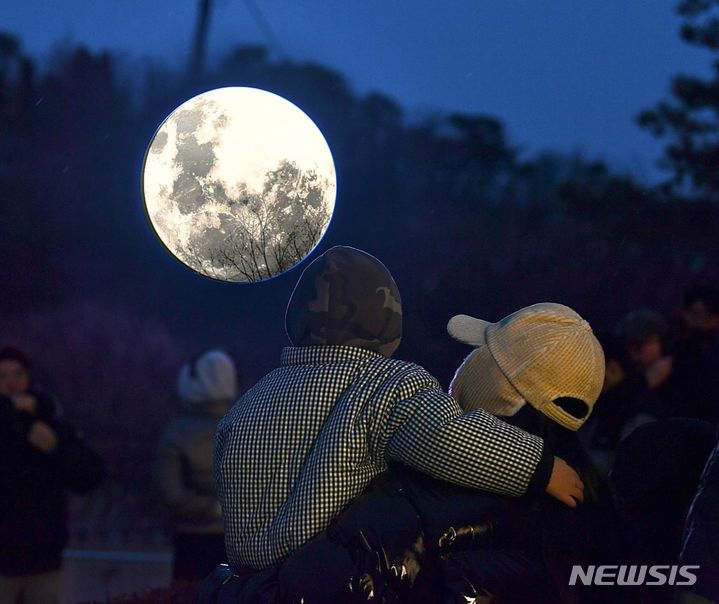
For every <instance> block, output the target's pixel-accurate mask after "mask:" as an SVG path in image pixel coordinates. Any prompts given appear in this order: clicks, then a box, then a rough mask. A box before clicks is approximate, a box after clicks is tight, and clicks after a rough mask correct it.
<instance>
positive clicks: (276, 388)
mask: <svg viewBox="0 0 719 604" xmlns="http://www.w3.org/2000/svg"><path fill="white" fill-rule="evenodd" d="M542 449H543V443H542V440H541V439H540V438H538V437H535V436H532V435H529V434H527V433H525V432H522V431H521V430H519V429H517V428H514V427H512V426H509V425H507V424H505V423H503V422H501V421H499V420H497V419H496V418H494V417H493V416H491V415H489V414H487V413H485V412H483V411H472V412H469V413H462V411H461V409H460V407H459V406H458V404H457V403H456V402H455V401H454V400H453V399H452V398H451V397H450V396H449V395H447V394H445V393H444V392H442V389H441V387H440V385H439V383H438V382H437V381H436V380H435V378H433V377H432V376H431V375H430V374H429V373H427V372H426V371H425V370H424V369H422V368H421V367H419V366H417V365H413V364H411V363H407V362H405V361H400V360H395V359H391V358H387V357H384V356H382V355H380V354H378V353H375V352H371V351H368V350H364V349H361V348H354V347H348V346H313V347H297V348H291V347H290V348H285V349H284V350H283V353H282V362H281V366H280V367H279V368H278V369H275V370H274V371H272V372H270V373H269V374H268V375H266V376H265V377H264V378H262V379H261V380H260V381H259V382H258V383H257V384H256V385H255V386H254V387H253V388H252V389H251V390H249V391H248V392H247V393H246V394H245V395H244V396H242V398H240V400H239V401H238V402H237V403H236V404H235V405H234V407H233V408H232V409H231V410H230V412H229V413H228V414H227V415H226V416H225V417H224V419H223V420H222V421H221V422H220V425H219V427H218V431H217V437H216V442H215V480H216V483H217V489H218V495H219V498H220V502H221V504H222V509H223V512H224V518H225V543H226V546H227V553H228V557H229V560H230V563H231V564H233V565H245V566H251V567H253V568H265V567H267V566H270V565H272V564H275V563H277V562H279V561H281V560H283V559H284V558H286V557H287V556H289V555H290V554H291V553H292V552H293V551H294V550H296V549H297V548H299V547H300V546H301V545H302V544H303V543H305V542H306V541H308V540H309V539H311V538H312V537H314V536H315V535H317V534H318V533H319V532H321V531H322V530H324V529H325V528H327V526H328V525H329V523H330V522H331V521H332V520H333V519H334V518H335V517H336V516H337V515H338V514H339V513H340V512H341V510H342V509H343V508H344V507H345V505H346V504H348V503H349V502H350V501H352V500H353V499H354V498H355V497H357V496H358V495H359V494H360V493H361V492H362V491H363V490H364V489H365V487H366V486H367V484H368V483H369V482H370V480H371V479H372V478H374V477H375V476H376V475H377V474H379V473H380V472H382V471H383V470H385V469H386V468H387V462H386V460H388V459H389V460H396V461H399V462H402V463H405V464H407V465H410V466H412V467H414V468H417V469H419V470H422V471H424V472H426V473H428V474H430V475H432V476H435V477H437V478H440V479H444V480H448V481H451V482H454V483H458V484H461V485H465V486H470V487H475V488H479V489H483V490H488V491H494V492H497V493H506V494H510V495H520V494H522V493H523V492H524V491H525V490H526V488H527V486H528V484H529V482H530V479H531V477H532V475H533V473H534V471H535V468H536V467H537V465H538V463H539V461H540V458H541V457H542Z"/></svg>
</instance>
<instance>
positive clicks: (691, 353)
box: [673, 285, 719, 423]
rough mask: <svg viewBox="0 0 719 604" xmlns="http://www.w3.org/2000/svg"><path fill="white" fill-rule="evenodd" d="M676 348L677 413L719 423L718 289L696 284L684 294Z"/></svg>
mask: <svg viewBox="0 0 719 604" xmlns="http://www.w3.org/2000/svg"><path fill="white" fill-rule="evenodd" d="M678 331H679V338H678V340H677V343H676V346H675V349H674V357H675V361H674V370H673V380H674V385H675V387H674V393H673V395H674V400H673V408H674V413H675V415H678V416H682V417H694V418H697V419H704V420H707V421H710V422H713V423H716V422H719V290H718V289H716V288H714V287H709V286H703V285H696V286H693V287H691V288H689V289H688V290H687V291H686V293H685V295H684V303H683V306H682V309H681V311H680V313H679V329H678Z"/></svg>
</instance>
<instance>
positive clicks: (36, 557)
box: [0, 392, 104, 576]
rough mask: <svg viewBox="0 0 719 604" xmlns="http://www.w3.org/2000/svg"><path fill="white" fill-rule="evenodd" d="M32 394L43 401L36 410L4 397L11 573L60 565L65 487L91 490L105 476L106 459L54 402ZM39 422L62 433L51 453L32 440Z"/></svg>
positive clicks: (0, 409)
mask: <svg viewBox="0 0 719 604" xmlns="http://www.w3.org/2000/svg"><path fill="white" fill-rule="evenodd" d="M31 394H33V396H35V398H36V399H37V401H38V405H37V410H36V412H35V413H34V414H30V413H25V412H18V411H16V410H15V408H14V406H13V404H12V402H11V401H10V400H9V399H8V398H5V397H0V574H3V575H10V576H17V575H24V574H31V573H37V572H43V571H48V570H53V569H57V568H59V567H60V563H61V555H62V550H63V548H64V547H65V545H66V543H67V539H68V532H67V522H66V509H65V498H66V496H65V491H66V489H68V488H69V489H72V490H74V491H77V492H86V491H89V490H90V489H92V488H94V487H95V486H96V485H97V484H98V483H99V482H100V481H101V480H102V478H103V474H104V468H103V462H102V460H101V458H100V457H99V456H98V455H97V454H95V453H94V452H92V451H91V450H90V449H88V448H87V446H85V444H84V443H83V440H82V436H81V434H80V433H79V432H78V431H76V430H74V429H73V428H72V427H71V426H70V425H68V424H67V423H65V422H64V421H62V420H60V419H59V418H57V417H56V416H55V406H54V404H53V403H52V400H51V399H50V398H49V397H47V396H45V395H43V394H41V393H36V392H33V393H31ZM37 420H42V421H44V422H46V423H47V424H48V425H49V426H50V427H51V428H52V429H53V430H54V431H55V433H56V434H57V437H58V444H57V447H56V448H55V449H54V450H53V451H52V452H50V453H44V452H42V451H40V450H38V449H37V448H35V447H33V446H32V445H30V444H29V443H28V442H27V433H28V431H29V430H30V428H31V426H32V424H33V423H34V422H36V421H37Z"/></svg>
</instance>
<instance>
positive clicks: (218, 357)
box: [177, 350, 237, 403]
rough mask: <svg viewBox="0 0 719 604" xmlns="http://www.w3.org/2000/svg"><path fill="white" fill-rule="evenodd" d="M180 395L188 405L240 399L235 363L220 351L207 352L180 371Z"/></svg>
mask: <svg viewBox="0 0 719 604" xmlns="http://www.w3.org/2000/svg"><path fill="white" fill-rule="evenodd" d="M177 393H178V395H179V397H180V400H182V401H184V402H185V403H205V402H210V401H225V400H232V399H234V398H235V396H237V371H236V369H235V363H234V362H233V361H232V359H231V358H230V356H229V355H227V354H226V353H225V352H223V351H221V350H208V351H207V352H205V353H203V354H202V355H200V356H199V357H197V358H195V359H193V360H192V361H190V362H189V363H186V364H185V365H184V366H183V367H182V369H180V373H179V375H178V376H177Z"/></svg>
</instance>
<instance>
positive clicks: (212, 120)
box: [142, 87, 337, 282]
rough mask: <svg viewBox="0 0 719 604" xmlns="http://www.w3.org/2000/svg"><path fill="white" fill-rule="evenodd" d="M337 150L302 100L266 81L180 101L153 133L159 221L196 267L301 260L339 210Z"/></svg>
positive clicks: (243, 268) (244, 275) (267, 265)
mask: <svg viewBox="0 0 719 604" xmlns="http://www.w3.org/2000/svg"><path fill="white" fill-rule="evenodd" d="M336 191H337V180H336V176H335V166H334V162H333V160H332V154H331V152H330V149H329V147H328V146H327V142H326V141H325V139H324V137H323V136H322V133H321V132H320V131H319V129H318V128H317V126H316V125H315V124H314V122H312V120H311V119H310V118H309V117H307V115H306V114H305V113H304V112H302V111H301V110H300V109H299V108H298V107H296V106H295V105H293V104H292V103H290V102H289V101H287V100H286V99H283V98H282V97H280V96H277V95H276V94H272V93H270V92H266V91H264V90H258V89H256V88H239V87H237V88H219V89H217V90H211V91H209V92H205V93H203V94H200V95H198V96H196V97H193V98H191V99H190V100H189V101H186V102H185V103H183V104H182V105H180V106H179V107H178V108H177V109H175V111H173V112H172V113H171V114H170V115H169V117H167V119H166V120H165V121H164V122H163V123H162V125H161V126H160V128H159V129H158V130H157V132H156V133H155V136H154V137H153V138H152V141H151V142H150V146H149V147H148V149H147V153H146V155H145V162H144V165H143V168H142V193H143V198H144V202H145V209H146V211H147V216H148V218H149V220H150V224H151V225H152V227H153V229H154V230H155V232H156V233H157V235H158V237H159V238H160V240H161V241H162V243H163V244H164V245H165V247H166V248H167V249H168V250H169V251H170V252H171V253H172V254H173V255H174V256H175V257H176V258H177V259H178V260H180V261H181V262H182V263H183V264H185V265H186V266H188V267H189V268H191V269H192V270H194V271H196V272H198V273H200V274H202V275H205V276H207V277H211V278H213V279H219V280H221V281H235V282H249V281H262V280H264V279H269V278H271V277H273V276H275V275H278V274H280V273H282V272H284V271H286V270H288V269H290V268H292V267H293V266H295V265H296V264H297V263H298V262H300V261H301V260H302V259H303V258H305V257H306V256H307V255H308V254H309V253H310V252H311V251H312V249H313V248H314V247H315V246H316V245H317V244H318V243H319V241H320V239H321V238H322V236H323V235H324V233H325V231H326V230H327V227H328V225H329V222H330V219H331V217H332V212H333V210H334V204H335V195H336Z"/></svg>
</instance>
